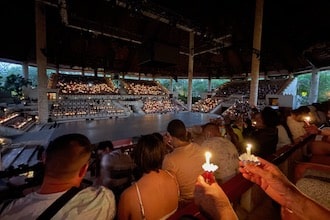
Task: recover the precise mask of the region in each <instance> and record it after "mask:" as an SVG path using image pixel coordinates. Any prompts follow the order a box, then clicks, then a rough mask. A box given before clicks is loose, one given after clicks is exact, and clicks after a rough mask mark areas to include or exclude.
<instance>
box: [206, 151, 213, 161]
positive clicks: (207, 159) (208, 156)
mask: <svg viewBox="0 0 330 220" xmlns="http://www.w3.org/2000/svg"><path fill="white" fill-rule="evenodd" d="M211 156H212V155H211V153H210V152H208V151H206V152H205V160H206V164H210V158H211Z"/></svg>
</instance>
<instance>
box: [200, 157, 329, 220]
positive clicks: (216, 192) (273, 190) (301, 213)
mask: <svg viewBox="0 0 330 220" xmlns="http://www.w3.org/2000/svg"><path fill="white" fill-rule="evenodd" d="M258 160H259V161H260V163H261V164H260V165H258V166H256V165H254V164H244V163H243V162H239V165H240V168H239V171H240V172H241V173H242V175H243V177H244V178H246V179H247V180H250V181H251V182H254V183H256V184H257V185H259V186H260V187H261V189H263V190H264V191H265V193H266V194H267V195H268V196H269V197H271V198H272V199H273V200H275V201H276V202H277V203H278V204H280V205H281V216H282V219H305V220H313V219H318V220H327V219H330V209H328V208H326V207H324V206H322V205H320V204H319V203H317V202H316V201H314V200H313V199H311V198H310V197H308V196H307V195H305V194H304V193H302V192H301V191H300V190H299V189H298V188H297V187H296V186H295V185H294V184H293V183H292V182H290V181H289V180H288V179H287V177H286V176H285V175H284V174H283V173H282V172H281V171H280V169H279V168H278V167H276V165H274V164H272V163H270V162H268V161H266V160H264V159H262V158H260V157H258ZM194 195H195V203H196V204H197V205H198V206H199V207H200V208H201V210H202V211H203V212H204V213H205V215H207V216H208V217H210V219H228V220H231V219H238V217H237V215H236V213H235V211H234V210H233V208H232V207H231V205H230V202H229V200H228V197H227V196H226V194H225V193H224V192H223V190H222V189H221V187H220V186H219V185H218V184H217V183H212V184H211V185H210V184H207V183H206V182H205V180H204V178H203V177H202V176H199V177H198V178H197V181H196V187H195V192H194Z"/></svg>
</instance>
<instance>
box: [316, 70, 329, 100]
mask: <svg viewBox="0 0 330 220" xmlns="http://www.w3.org/2000/svg"><path fill="white" fill-rule="evenodd" d="M329 99H330V71H322V72H321V73H320V84H319V96H318V101H319V102H325V101H328V100H329Z"/></svg>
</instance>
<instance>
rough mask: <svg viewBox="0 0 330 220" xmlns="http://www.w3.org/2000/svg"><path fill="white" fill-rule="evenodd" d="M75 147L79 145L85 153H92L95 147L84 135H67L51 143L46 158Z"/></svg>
mask: <svg viewBox="0 0 330 220" xmlns="http://www.w3.org/2000/svg"><path fill="white" fill-rule="evenodd" d="M73 145H79V146H80V147H82V148H83V149H84V150H83V151H84V152H86V153H91V152H92V150H93V146H92V144H91V142H90V141H89V139H88V138H87V137H86V136H85V135H82V134H76V133H73V134H65V135H62V136H59V137H57V138H55V139H54V140H53V141H51V142H50V143H49V145H48V147H47V149H46V156H47V157H49V156H51V154H53V153H54V152H59V151H66V150H68V149H69V148H70V147H72V146H73Z"/></svg>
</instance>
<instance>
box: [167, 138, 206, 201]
mask: <svg viewBox="0 0 330 220" xmlns="http://www.w3.org/2000/svg"><path fill="white" fill-rule="evenodd" d="M204 153H205V152H204V151H203V150H202V149H201V147H200V146H199V145H197V144H196V143H190V144H188V145H186V146H183V147H178V148H175V149H174V151H173V152H172V153H170V154H168V155H166V156H165V159H164V161H163V169H165V170H169V171H171V172H173V173H174V174H175V176H176V178H177V181H178V184H179V187H180V199H181V200H189V199H192V198H193V191H194V188H195V183H196V179H197V177H198V175H200V174H202V173H203V168H202V165H203V163H204V162H205V157H204Z"/></svg>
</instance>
